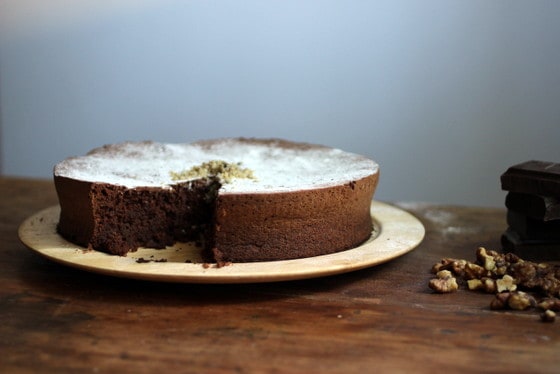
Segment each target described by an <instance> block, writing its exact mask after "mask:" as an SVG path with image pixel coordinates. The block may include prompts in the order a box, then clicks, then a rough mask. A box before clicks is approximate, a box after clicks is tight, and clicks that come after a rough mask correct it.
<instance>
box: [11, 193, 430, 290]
mask: <svg viewBox="0 0 560 374" xmlns="http://www.w3.org/2000/svg"><path fill="white" fill-rule="evenodd" d="M59 212H60V207H59V206H53V207H50V208H47V209H45V210H42V211H40V212H38V213H36V214H34V215H33V216H31V217H29V218H28V219H26V220H25V221H24V222H23V223H22V224H21V226H20V227H19V237H20V239H21V241H22V242H23V243H24V244H25V245H26V246H27V247H29V248H30V249H31V250H33V251H35V252H37V253H39V254H40V255H42V256H45V257H47V258H49V259H51V260H53V261H56V262H59V263H61V264H64V265H68V266H71V267H75V268H78V269H82V270H86V271H91V272H95V273H101V274H106V275H112V276H119V277H126V278H134V279H142V280H151V281H161V282H183V283H257V282H276V281H285V280H295V279H306V278H314V277H320V276H326V275H333V274H339V273H345V272H349V271H355V270H359V269H363V268H366V267H370V266H374V265H378V264H381V263H384V262H387V261H390V260H392V259H394V258H396V257H399V256H402V255H403V254H405V253H407V252H409V251H411V250H413V249H414V248H416V246H417V245H418V244H420V242H421V241H422V239H423V238H424V234H425V230H424V226H423V225H422V223H421V222H420V221H419V220H418V219H417V218H416V217H414V216H413V215H411V214H410V213H408V212H406V211H404V210H402V209H399V208H397V207H395V206H392V205H389V204H386V203H381V202H378V201H373V202H372V206H371V216H372V221H373V224H374V230H373V232H372V236H371V238H370V239H369V240H368V241H367V242H365V243H364V244H362V245H360V246H359V247H356V248H353V249H349V250H347V251H343V252H338V253H334V254H329V255H323V256H316V257H308V258H302V259H295V260H283V261H269V262H254V263H233V264H231V265H228V266H224V267H221V268H217V267H216V266H215V265H214V264H203V263H202V262H201V256H200V251H201V249H200V248H199V247H196V246H195V245H194V244H192V243H177V244H176V245H174V246H172V247H168V248H165V249H151V248H140V249H139V250H138V251H137V252H133V253H129V254H128V255H127V256H126V257H122V256H115V255H109V254H106V253H103V252H98V251H93V250H86V249H85V248H83V247H80V246H77V245H75V244H72V243H70V242H68V241H66V240H65V239H64V238H62V237H61V236H60V235H58V234H57V232H56V224H57V222H58V217H59Z"/></svg>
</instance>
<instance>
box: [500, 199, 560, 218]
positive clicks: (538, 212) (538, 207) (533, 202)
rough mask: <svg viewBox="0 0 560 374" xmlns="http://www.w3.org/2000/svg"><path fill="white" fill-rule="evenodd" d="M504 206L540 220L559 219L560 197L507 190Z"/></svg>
mask: <svg viewBox="0 0 560 374" xmlns="http://www.w3.org/2000/svg"><path fill="white" fill-rule="evenodd" d="M506 207H507V208H508V209H510V210H513V211H516V212H518V213H523V214H524V215H526V216H528V217H530V218H533V219H537V220H541V221H545V222H546V221H553V220H560V198H556V197H552V196H540V195H530V194H525V193H517V192H509V193H508V194H507V195H506Z"/></svg>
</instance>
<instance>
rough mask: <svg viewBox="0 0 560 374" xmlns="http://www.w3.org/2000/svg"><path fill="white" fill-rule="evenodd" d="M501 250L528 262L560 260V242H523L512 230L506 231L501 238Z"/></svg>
mask: <svg viewBox="0 0 560 374" xmlns="http://www.w3.org/2000/svg"><path fill="white" fill-rule="evenodd" d="M501 242H502V250H503V251H504V252H512V253H515V254H516V255H518V256H519V257H521V258H523V259H525V260H529V261H557V260H560V241H546V240H523V239H521V238H520V237H519V234H517V233H516V232H515V231H514V230H512V229H508V230H506V231H505V232H504V233H503V235H502V238H501Z"/></svg>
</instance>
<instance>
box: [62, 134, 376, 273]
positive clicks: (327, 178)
mask: <svg viewBox="0 0 560 374" xmlns="http://www.w3.org/2000/svg"><path fill="white" fill-rule="evenodd" d="M378 178H379V166H378V165H377V163H375V162H374V161H372V160H369V159H367V158H365V157H363V156H360V155H356V154H352V153H348V152H344V151H341V150H339V149H334V148H329V147H324V146H320V145H313V144H307V143H296V142H289V141H285V140H279V139H245V138H228V139H217V140H210V141H200V142H195V143H189V144H164V143H155V142H125V143H120V144H113V145H106V146H103V147H101V148H97V149H94V150H92V151H90V152H89V153H88V154H86V155H85V156H81V157H72V158H68V159H66V160H64V161H62V162H60V163H59V164H57V165H56V166H55V168H54V182H55V186H56V190H57V193H58V197H59V202H60V206H61V213H60V221H59V224H58V232H59V234H60V235H62V236H63V237H64V238H66V239H67V240H69V241H71V242H74V243H76V244H79V245H82V246H84V247H88V248H91V249H94V250H98V251H104V252H108V253H111V254H116V255H126V253H128V252H130V251H135V250H136V249H137V248H139V247H151V248H163V247H165V246H169V245H173V244H174V243H175V242H177V241H199V242H200V243H201V244H202V245H203V246H204V250H205V252H206V255H207V258H208V260H209V261H216V262H218V263H224V262H254V261H272V260H283V259H293V258H302V257H311V256H317V255H322V254H328V253H333V252H337V251H342V250H346V249H349V248H352V247H355V246H357V245H359V244H361V243H363V242H364V241H365V240H367V239H368V238H369V236H370V235H371V232H372V220H371V213H370V206H371V200H372V197H373V194H374V192H375V188H376V186H377V182H378Z"/></svg>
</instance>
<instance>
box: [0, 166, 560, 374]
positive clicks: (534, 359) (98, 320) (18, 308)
mask: <svg viewBox="0 0 560 374" xmlns="http://www.w3.org/2000/svg"><path fill="white" fill-rule="evenodd" d="M56 203H57V198H56V194H55V192H54V188H53V185H52V182H51V181H38V180H26V179H16V178H6V177H4V178H1V179H0V215H1V220H0V238H1V246H0V284H1V285H2V287H1V288H0V372H2V373H9V372H33V373H35V372H56V373H64V372H71V373H75V372H89V373H115V372H161V373H163V372H166V373H167V372H169V373H171V372H180V373H205V372H210V373H222V372H238V373H249V372H277V373H280V372H287V373H316V372H320V373H335V372H336V373H338V372H340V373H352V372H359V373H366V372H391V373H393V372H404V371H406V372H411V373H412V372H428V371H430V372H452V373H481V372H484V373H505V372H519V373H521V372H549V373H557V372H559V371H560V367H559V364H560V321H556V322H555V323H544V322H541V321H540V319H539V317H538V313H537V312H535V311H532V312H513V311H492V310H490V309H489V303H490V300H491V299H492V296H491V295H487V294H482V293H477V292H472V291H467V290H464V289H461V290H459V291H458V292H456V293H453V294H434V293H432V291H431V290H430V289H429V288H428V281H429V279H430V278H431V277H432V274H430V268H431V266H432V265H433V264H434V263H435V262H438V261H439V260H440V259H441V258H443V257H461V258H466V259H469V260H474V253H475V250H476V248H477V247H479V246H485V247H487V248H489V249H499V237H500V234H501V233H502V232H503V230H504V229H505V211H504V210H503V209H493V208H473V207H457V206H438V205H426V204H412V203H408V204H399V206H400V207H401V208H403V209H406V210H408V211H410V212H411V213H413V214H414V215H415V216H417V217H418V218H419V219H420V220H421V221H422V223H423V224H424V226H425V228H426V237H425V239H424V241H423V242H422V244H421V245H420V246H419V247H418V248H417V249H416V250H414V251H412V252H410V253H408V254H406V255H404V256H402V257H400V258H398V259H396V260H393V261H391V262H388V263H386V264H383V265H379V266H375V267H372V268H368V269H365V270H360V271H356V272H353V273H347V274H342V275H336V276H330V277H325V278H318V279H311V280H298V281H289V282H279V283H268V284H244V285H234V284H230V285H201V284H198V285H197V284H166V283H155V282H147V281H139V280H132V279H120V278H113V277H109V276H104V275H98V274H93V273H88V272H84V271H80V270H77V269H73V268H69V267H65V266H63V265H59V264H56V263H54V262H51V261H49V260H47V259H44V258H43V257H41V256H39V255H37V254H35V253H34V252H32V251H30V250H28V249H27V248H26V247H24V246H23V245H22V244H21V243H20V241H19V239H18V235H17V229H18V226H19V225H20V223H21V222H22V221H23V220H24V219H25V218H27V217H28V216H30V215H32V214H33V213H35V212H37V211H38V210H40V209H43V208H46V207H49V206H52V205H55V204H56Z"/></svg>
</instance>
